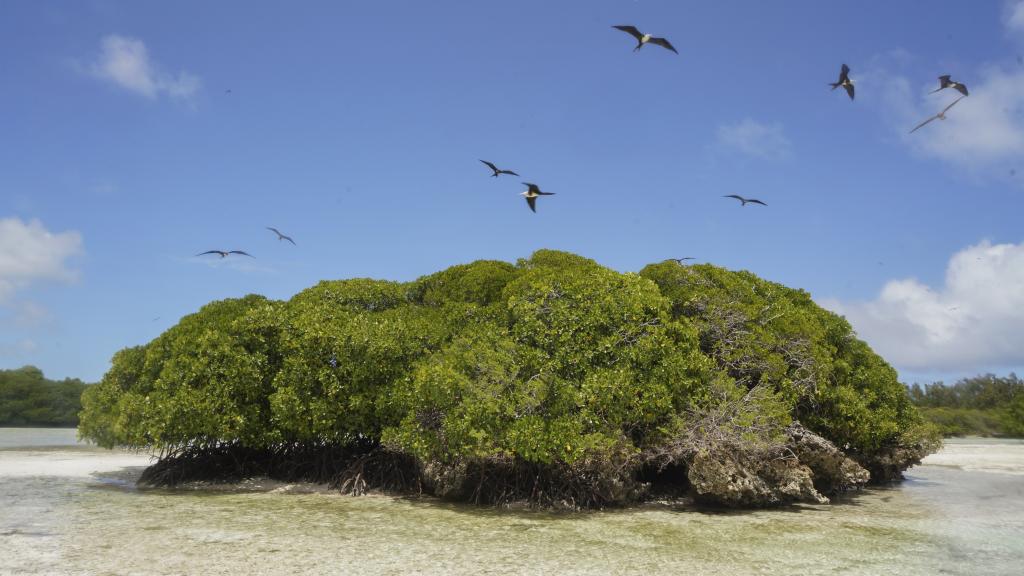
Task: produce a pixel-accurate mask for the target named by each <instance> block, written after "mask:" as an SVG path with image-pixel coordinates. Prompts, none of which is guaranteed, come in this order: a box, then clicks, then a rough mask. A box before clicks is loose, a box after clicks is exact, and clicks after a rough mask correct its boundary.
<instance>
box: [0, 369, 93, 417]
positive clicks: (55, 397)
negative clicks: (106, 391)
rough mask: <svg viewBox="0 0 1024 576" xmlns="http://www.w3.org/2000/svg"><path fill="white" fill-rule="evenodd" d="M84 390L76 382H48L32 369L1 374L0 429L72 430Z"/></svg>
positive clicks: (78, 381)
mask: <svg viewBox="0 0 1024 576" xmlns="http://www.w3.org/2000/svg"><path fill="white" fill-rule="evenodd" d="M87 386H88V385H87V384H85V383H84V382H82V381H81V380H78V379H77V378H66V379H64V380H48V379H46V378H44V377H43V371H42V370H40V369H39V368H36V367H35V366H25V367H23V368H18V369H15V370H0V426H24V427H29V428H42V427H53V428H74V427H76V426H78V413H79V411H81V409H82V402H81V396H82V392H83V391H84V390H85V389H86V387H87Z"/></svg>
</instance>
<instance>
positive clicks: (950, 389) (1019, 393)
mask: <svg viewBox="0 0 1024 576" xmlns="http://www.w3.org/2000/svg"><path fill="white" fill-rule="evenodd" d="M910 399H911V401H912V402H913V403H914V404H916V405H917V406H919V407H920V408H921V411H922V413H923V414H924V415H925V417H926V418H928V419H929V420H931V421H932V422H934V423H935V424H936V425H938V427H939V428H940V430H941V431H942V433H943V434H944V435H946V436H1017V437H1021V436H1024V380H1022V379H1021V378H1019V377H1017V375H1016V374H1014V373H1010V375H1009V376H1005V377H999V376H996V375H994V374H984V375H981V376H975V377H973V378H964V379H962V380H960V381H958V382H956V383H955V384H953V385H946V384H944V383H942V382H936V383H934V384H925V385H924V386H922V385H920V384H916V383H915V384H914V385H913V386H911V387H910Z"/></svg>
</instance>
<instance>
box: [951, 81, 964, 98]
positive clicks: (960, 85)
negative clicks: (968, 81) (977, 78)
mask: <svg viewBox="0 0 1024 576" xmlns="http://www.w3.org/2000/svg"><path fill="white" fill-rule="evenodd" d="M953 88H956V89H957V91H958V92H960V93H961V94H963V95H964V96H967V86H966V85H964V84H961V83H959V82H956V83H955V84H953Z"/></svg>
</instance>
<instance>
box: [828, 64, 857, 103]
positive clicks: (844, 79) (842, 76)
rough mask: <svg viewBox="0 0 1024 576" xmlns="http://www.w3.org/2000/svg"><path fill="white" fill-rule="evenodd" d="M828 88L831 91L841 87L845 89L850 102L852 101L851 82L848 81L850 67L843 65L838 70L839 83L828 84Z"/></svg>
mask: <svg viewBox="0 0 1024 576" xmlns="http://www.w3.org/2000/svg"><path fill="white" fill-rule="evenodd" d="M829 86H831V87H832V89H833V90H835V89H836V88H839V87H840V86H842V87H843V88H845V89H846V93H847V94H849V95H850V100H853V80H850V67H849V66H847V65H846V64H843V67H842V69H841V70H839V81H838V82H829Z"/></svg>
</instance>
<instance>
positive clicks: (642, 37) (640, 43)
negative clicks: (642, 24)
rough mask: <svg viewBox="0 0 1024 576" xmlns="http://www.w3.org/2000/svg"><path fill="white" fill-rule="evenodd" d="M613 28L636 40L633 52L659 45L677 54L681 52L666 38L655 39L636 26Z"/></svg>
mask: <svg viewBox="0 0 1024 576" xmlns="http://www.w3.org/2000/svg"><path fill="white" fill-rule="evenodd" d="M612 28H615V29H616V30H622V31H623V32H625V33H626V34H629V35H630V36H632V37H633V38H636V48H633V52H636V51H637V50H639V49H641V48H643V47H644V44H657V45H658V46H661V47H662V48H665V49H666V50H671V51H673V52H675V53H676V54H679V51H678V50H676V47H675V46H673V45H672V43H671V42H669V41H668V40H666V39H664V38H655V37H654V36H651V35H650V34H644V33H643V32H640V31H639V30H637V29H636V26H612Z"/></svg>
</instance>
